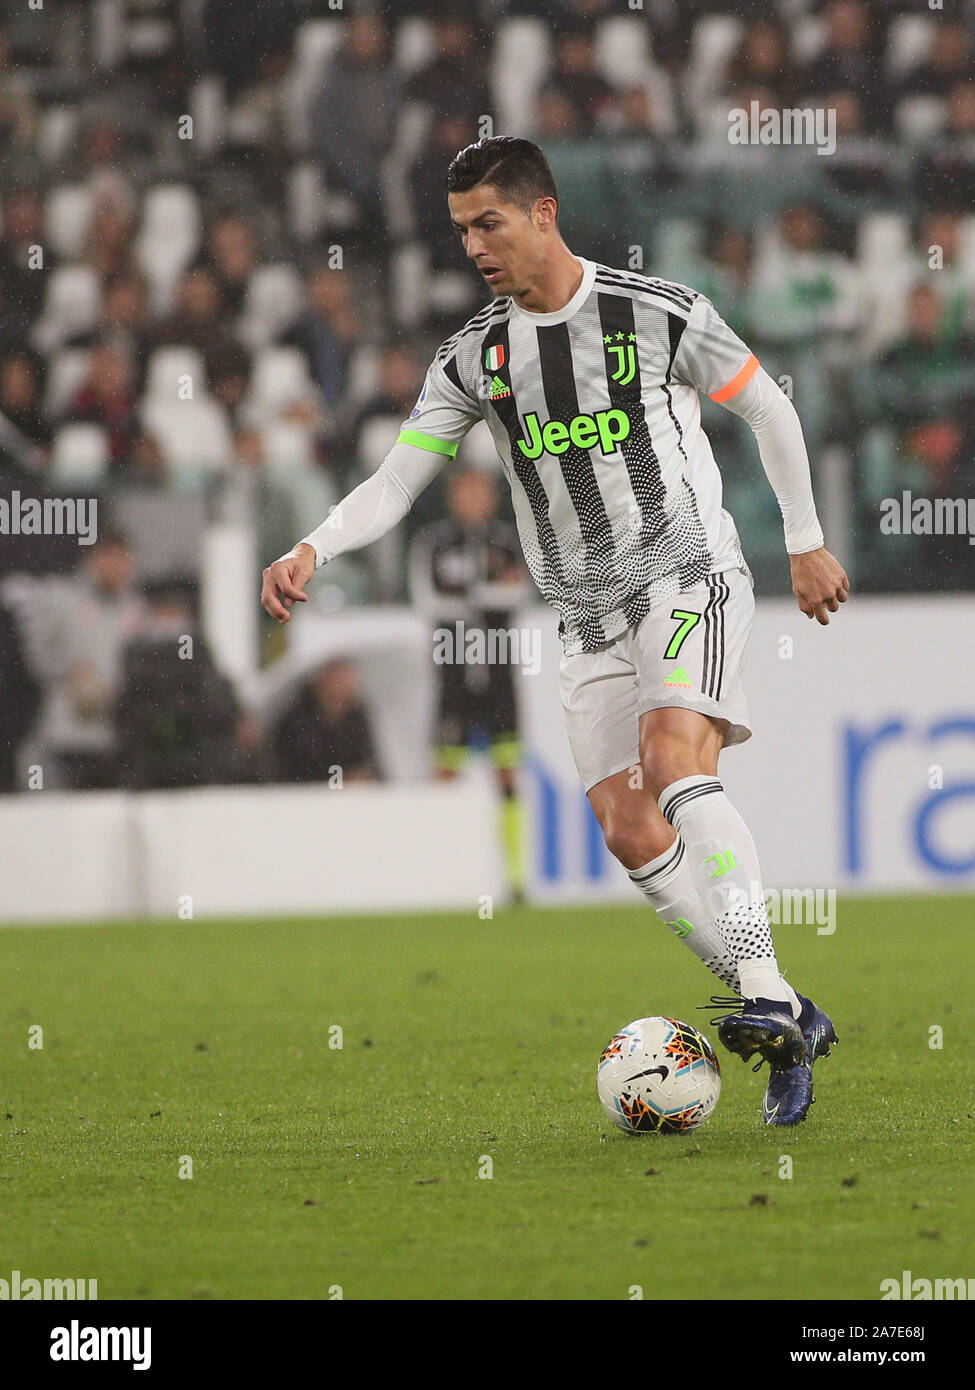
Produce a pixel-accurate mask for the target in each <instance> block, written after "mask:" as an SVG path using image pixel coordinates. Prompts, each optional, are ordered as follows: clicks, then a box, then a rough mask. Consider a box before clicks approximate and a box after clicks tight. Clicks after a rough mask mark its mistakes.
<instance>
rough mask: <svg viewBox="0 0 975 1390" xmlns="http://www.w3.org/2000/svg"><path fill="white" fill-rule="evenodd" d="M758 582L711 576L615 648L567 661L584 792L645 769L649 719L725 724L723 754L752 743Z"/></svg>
mask: <svg viewBox="0 0 975 1390" xmlns="http://www.w3.org/2000/svg"><path fill="white" fill-rule="evenodd" d="M752 582H753V581H752V578H751V575H750V574H749V573H748V572H747V571H746V570H741V569H732V570H725V571H724V572H723V573H721V574H712V575H709V576H708V578H707V579H705V580H704V581H703V582H702V583H701V584H697V585H695V586H694V588H693V589H688V590H687V592H686V593H683V594H680V595H678V597H677V598H675V599H666V600H665V601H664V602H663V603H660V604H658V605H657V606H656V607H655V608H652V609H651V610H650V612H649V613H648V614H647V615H646V617H645V618H643V619H641V621H640V622H639V623H637V625H636V626H635V627H632V628H630V629H629V631H627V632H624V633H623V635H622V637H618V638H617V639H616V640H615V641H614V642H607V643H606V645H605V646H604V647H600V648H599V649H598V650H597V651H593V652H579V653H577V654H576V655H575V656H564V655H563V657H562V664H561V667H560V671H559V687H560V691H561V696H562V708H563V710H564V711H565V724H566V729H567V731H568V735H569V744H570V745H571V748H572V756H573V757H574V758H575V764H576V767H577V768H578V770H579V776H580V777H581V778H582V784H583V786H584V787H585V789H586V791H587V792H588V791H589V790H590V788H591V787H594V786H595V785H596V783H597V782H602V781H603V780H604V778H606V777H612V776H613V774H614V773H617V772H622V771H623V769H624V768H627V767H634V766H636V764H637V763H639V761H640V739H639V725H640V715H641V714H645V713H646V711H647V710H651V709H667V708H671V707H677V708H679V709H692V710H697V711H698V712H699V713H700V714H706V715H710V716H711V718H713V719H722V720H725V721H726V723H727V726H728V727H727V729H726V730H725V735H724V746H725V747H726V748H727V747H729V746H730V745H731V744H733V743H744V741H745V739H747V738H751V733H752V731H751V727H750V725H749V718H748V705H747V703H746V701H745V695H744V691H743V689H742V683H741V675H742V670H743V667H744V659H745V646H746V644H747V642H748V636H749V633H750V632H751V628H752V621H753V619H754V617H755V595H754V593H753V588H752Z"/></svg>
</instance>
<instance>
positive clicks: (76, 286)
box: [33, 265, 101, 354]
mask: <svg viewBox="0 0 975 1390" xmlns="http://www.w3.org/2000/svg"><path fill="white" fill-rule="evenodd" d="M100 312H101V290H100V287H99V283H98V276H97V275H96V274H95V272H94V270H92V268H91V267H90V266H87V265H62V266H58V267H57V268H56V269H55V270H53V271H52V272H51V277H50V279H49V280H48V282H47V294H46V296H45V299H44V309H43V312H42V313H41V317H40V318H39V319H38V321H37V325H36V327H35V329H34V335H33V342H34V346H35V347H36V348H37V349H38V350H39V351H40V352H43V353H45V354H47V353H51V352H53V351H54V350H55V349H56V348H58V347H60V346H61V345H62V343H65V342H67V341H68V340H69V339H70V338H75V337H78V336H79V335H80V334H82V333H89V332H91V331H92V329H94V328H95V326H96V325H97V323H98V319H99V315H100Z"/></svg>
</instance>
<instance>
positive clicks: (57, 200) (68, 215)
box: [44, 183, 92, 261]
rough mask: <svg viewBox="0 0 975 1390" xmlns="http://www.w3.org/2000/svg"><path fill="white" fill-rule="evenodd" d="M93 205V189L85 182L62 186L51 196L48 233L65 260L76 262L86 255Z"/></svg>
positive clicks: (46, 214)
mask: <svg viewBox="0 0 975 1390" xmlns="http://www.w3.org/2000/svg"><path fill="white" fill-rule="evenodd" d="M91 204H92V198H91V189H90V188H88V187H86V185H85V184H83V183H59V184H57V185H56V186H55V187H54V188H52V189H51V191H50V193H49V194H48V195H47V201H46V202H45V204H44V234H45V236H46V237H47V240H48V242H49V244H50V245H51V246H52V247H53V249H54V251H55V252H56V254H57V255H58V256H60V257H61V258H62V259H64V260H70V261H73V260H77V259H78V257H79V256H81V255H82V254H83V252H84V249H85V238H86V236H87V235H88V225H89V223H90V221H91V212H92V206H91Z"/></svg>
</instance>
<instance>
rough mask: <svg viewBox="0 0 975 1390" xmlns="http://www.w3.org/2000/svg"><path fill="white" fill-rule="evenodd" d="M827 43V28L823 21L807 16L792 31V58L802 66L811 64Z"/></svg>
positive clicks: (797, 22)
mask: <svg viewBox="0 0 975 1390" xmlns="http://www.w3.org/2000/svg"><path fill="white" fill-rule="evenodd" d="M825 42H826V26H825V24H824V23H823V21H822V19H820V18H819V17H818V16H814V15H806V16H804V17H803V18H801V19H798V20H797V21H796V23H795V24H794V26H793V29H792V56H793V58H794V59H795V60H796V62H797V63H799V64H800V66H801V65H803V64H805V63H811V62H813V61H814V59H815V58H816V56H817V55H818V53H819V51H820V49H821V48H822V47H823V44H824V43H825Z"/></svg>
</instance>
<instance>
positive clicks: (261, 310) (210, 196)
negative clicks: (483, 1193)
mask: <svg viewBox="0 0 975 1390" xmlns="http://www.w3.org/2000/svg"><path fill="white" fill-rule="evenodd" d="M55 10H56V11H57V13H56V14H55V13H54V12H55ZM4 15H5V17H4V18H3V20H2V23H0V139H2V144H3V150H4V155H3V159H2V162H0V417H3V420H4V421H5V422H7V423H6V424H5V425H4V427H3V440H2V441H0V447H2V449H3V461H2V470H3V481H4V492H6V493H9V491H10V488H11V487H19V488H20V489H21V490H22V491H24V492H27V491H32V492H34V493H35V494H37V495H40V493H42V492H43V491H45V490H48V491H50V492H53V493H55V494H68V493H78V494H84V495H86V496H92V495H97V496H98V497H99V499H100V500H101V502H102V504H103V505H102V509H101V513H100V526H99V531H100V538H99V541H98V543H97V545H95V546H94V547H92V548H91V549H90V550H87V549H83V548H79V547H78V546H76V545H73V544H71V545H65V544H62V543H61V538H57V542H56V543H55V541H54V540H52V542H51V544H50V545H49V546H47V547H46V548H45V547H44V546H42V545H39V544H38V543H37V542H36V541H32V543H31V544H29V545H28V544H25V539H26V538H24V537H21V538H19V542H20V543H19V544H16V543H15V542H14V539H13V538H11V537H7V536H5V537H4V538H3V541H2V548H3V550H4V552H5V558H4V559H3V560H0V571H2V572H3V573H4V574H5V575H6V576H7V577H6V579H5V580H4V583H3V587H2V589H0V593H2V596H3V598H4V601H5V604H6V607H5V608H0V619H2V621H0V662H2V665H0V696H2V708H3V722H4V733H5V735H6V737H5V740H4V744H5V748H6V752H5V754H4V758H3V760H2V762H0V790H2V789H5V788H7V787H11V786H13V785H14V773H13V766H14V760H13V753H12V751H11V750H12V749H13V748H14V747H15V746H16V745H17V744H18V743H19V742H20V741H21V740H23V739H24V738H26V737H28V736H30V737H31V738H32V739H33V740H34V741H35V743H36V744H37V745H38V746H39V747H41V748H42V749H47V750H48V751H49V752H52V753H53V754H54V755H55V758H56V761H57V764H58V767H59V772H58V777H59V779H60V780H61V782H62V784H63V785H75V786H112V785H119V784H125V785H133V786H134V785H152V784H154V783H156V784H158V783H159V782H160V781H162V782H163V783H165V782H166V781H167V779H169V782H170V784H177V783H179V782H180V781H181V780H199V778H200V776H201V775H202V776H204V779H206V778H208V777H209V778H212V779H213V780H235V779H246V780H260V779H263V778H270V777H287V778H293V777H298V776H301V775H302V773H301V768H302V767H304V768H307V767H308V766H312V765H315V766H317V765H318V764H316V763H315V757H316V756H317V755H318V754H320V756H321V758H323V759H325V762H324V763H323V764H322V766H325V767H327V766H328V765H329V764H330V763H334V762H336V761H340V762H341V761H343V759H344V761H345V763H346V764H347V765H348V766H349V767H350V768H352V769H353V770H354V771H353V775H362V776H378V775H381V770H380V769H379V768H378V767H377V764H376V758H375V752H374V749H373V748H372V746H371V740H370V736H369V730H368V721H367V719H366V718H365V716H364V713H363V710H362V706H361V700H360V698H359V695H358V693H357V690H356V681H355V672H354V669H353V670H350V669H349V667H348V664H347V663H343V662H337V663H335V664H334V665H332V666H330V667H329V668H327V669H326V670H325V671H324V672H321V673H318V674H317V675H316V676H315V677H313V678H312V679H311V680H310V681H309V682H308V683H307V684H306V685H305V686H303V687H302V689H301V690H300V691H299V692H298V694H297V697H296V700H295V703H294V704H293V706H291V707H290V708H289V710H288V711H287V712H286V715H285V716H284V718H283V719H282V721H281V726H280V728H279V729H278V730H277V731H271V732H270V733H268V732H267V731H263V732H262V731H261V730H259V729H256V728H255V727H254V724H253V721H251V720H249V719H248V718H247V717H246V716H245V715H244V714H243V713H242V711H241V710H240V709H239V708H238V706H237V704H236V701H235V696H234V692H233V690H232V688H231V687H230V685H229V684H228V682H227V681H226V679H225V677H223V676H222V675H220V674H219V672H218V670H217V668H216V665H215V664H214V663H212V662H210V661H208V660H207V659H201V660H200V661H198V662H195V663H193V664H194V666H195V667H196V669H195V671H194V674H193V678H192V679H193V682H195V683H196V684H195V686H194V688H193V690H192V691H191V690H190V689H189V688H188V684H187V680H186V679H184V678H181V677H179V676H177V677H175V678H174V676H173V673H172V671H171V670H170V671H168V672H167V668H166V662H165V660H164V659H163V658H162V657H161V656H160V655H159V652H161V650H162V646H165V644H166V643H167V642H169V641H171V635H172V633H173V632H175V631H179V632H185V631H187V630H188V625H191V624H192V622H193V621H194V606H195V601H196V593H195V588H196V585H197V582H198V580H199V573H198V568H199V555H200V548H201V541H202V537H203V535H204V533H205V530H206V528H207V526H208V525H209V524H211V523H212V521H213V519H214V517H217V516H225V515H227V514H228V513H230V512H233V509H234V508H235V507H236V508H238V509H239V508H240V507H243V508H244V509H245V511H246V514H247V515H249V516H252V517H253V519H254V526H255V527H256V532H257V537H258V543H257V553H258V554H259V556H260V562H261V563H262V564H263V563H267V561H268V560H269V559H271V558H273V557H275V556H276V555H278V554H280V553H281V552H282V551H284V550H286V549H287V548H288V547H289V546H290V545H291V544H292V543H293V542H294V541H295V540H296V539H297V538H298V537H300V536H301V535H303V534H305V533H306V532H307V531H309V530H310V529H311V528H312V527H313V526H314V525H316V524H317V523H318V522H319V521H320V520H321V519H322V518H323V517H324V516H325V514H326V513H327V511H328V508H329V506H330V505H332V504H333V503H334V502H336V501H337V500H338V499H339V498H340V497H341V496H342V495H343V494H344V493H345V492H346V491H347V490H348V489H349V487H350V486H353V485H354V484H355V483H356V482H357V481H358V480H360V479H361V477H362V476H364V475H365V474H367V473H369V472H371V471H372V470H373V469H374V468H375V467H376V466H377V465H378V463H379V462H380V460H381V459H382V457H383V455H384V453H385V452H386V449H387V448H388V447H389V444H390V443H391V442H392V440H393V438H394V437H395V433H396V430H397V428H398V426H399V423H400V421H401V420H402V419H403V418H404V417H405V416H406V415H408V413H409V411H410V409H411V408H412V406H413V403H414V400H415V397H416V394H417V391H418V389H419V386H420V384H421V382H422V377H423V373H424V371H425V368H426V364H427V361H428V359H429V355H430V353H431V351H432V349H433V348H435V346H436V344H437V343H438V342H439V341H440V340H441V339H442V338H443V337H445V336H446V335H447V334H448V333H449V332H451V331H453V330H455V329H456V327H457V326H458V325H459V324H460V323H461V322H463V320H464V318H466V317H467V316H469V315H470V314H471V313H473V312H474V311H475V310H476V308H477V307H478V305H479V303H480V302H482V300H483V297H484V296H483V287H482V286H481V285H480V284H479V282H478V280H477V278H476V277H475V276H474V275H473V273H472V272H471V271H470V269H469V268H468V267H467V266H466V264H465V260H464V257H463V254H462V250H461V248H460V246H459V244H458V243H457V241H456V240H455V238H454V235H453V233H452V232H451V230H450V227H449V224H448V221H447V218H446V215H445V204H444V193H443V185H444V175H445V170H446V165H447V163H448V162H449V160H450V158H451V157H452V155H453V154H454V153H455V152H456V150H457V149H458V148H460V147H461V146H463V145H464V144H466V143H468V142H469V141H470V140H472V139H476V138H477V137H478V136H479V135H482V134H491V133H494V134H501V133H518V134H526V135H529V136H531V137H532V138H535V139H537V140H538V141H539V142H540V143H541V144H542V145H543V147H544V148H545V150H546V152H547V153H548V155H549V157H550V159H551V163H552V166H553V169H554V172H555V174H556V177H557V179H558V181H559V184H560V189H561V194H562V222H563V229H564V232H565V235H566V238H567V240H568V241H569V244H570V245H571V246H572V247H573V248H574V249H575V250H577V251H578V252H579V253H580V254H584V255H587V256H590V257H591V258H594V259H598V260H602V261H604V262H608V263H610V264H616V265H623V266H629V267H630V268H633V269H637V270H640V269H646V270H647V271H648V272H649V273H652V274H654V275H661V276H664V277H668V278H672V279H676V280H680V281H683V282H686V283H689V284H690V285H692V286H694V287H695V288H696V289H699V290H702V291H703V292H705V293H707V294H708V295H709V296H710V297H711V298H712V299H713V300H714V301H715V303H716V305H717V306H718V308H719V310H720V311H721V312H722V313H723V314H724V316H725V317H726V318H727V319H728V320H729V321H730V322H731V323H732V324H733V326H734V327H735V328H736V329H737V330H738V331H739V332H740V333H741V335H742V336H743V337H744V338H745V339H746V341H748V342H749V344H750V345H751V346H752V347H753V348H754V349H755V351H756V352H757V353H758V355H759V356H760V358H761V359H762V361H763V364H764V365H765V366H766V367H767V368H768V370H769V371H771V372H772V374H773V375H776V376H777V377H778V378H779V379H780V380H781V381H782V383H783V385H784V386H785V388H786V389H787V390H789V391H790V392H791V394H792V395H793V398H794V400H795V402H796V406H797V409H798V410H799V414H800V416H801V418H802V420H803V425H804V429H805V431H806V436H807V442H808V444H809V450H810V455H811V457H812V459H813V464H814V470H815V472H816V474H817V483H818V493H819V499H820V504H821V511H822V513H823V515H824V520H825V521H826V524H827V531H828V534H829V535H830V543H831V545H832V548H833V549H835V550H836V551H837V553H838V554H840V556H841V558H842V560H843V562H844V564H845V565H846V567H847V568H848V570H849V572H850V573H851V575H852V577H853V579H854V582H855V584H856V587H857V588H858V589H859V590H860V591H863V590H865V589H867V590H871V589H872V590H880V591H883V590H892V589H899V590H904V589H907V590H911V591H926V590H932V589H939V588H956V587H972V586H973V585H975V567H973V561H972V554H973V552H971V551H970V549H969V548H968V547H962V549H961V550H960V549H959V548H957V547H951V546H945V545H943V544H941V543H939V541H938V540H937V539H936V538H931V537H923V536H903V537H891V536H883V537H882V536H881V533H880V529H879V526H878V508H879V504H880V502H881V500H882V499H883V498H885V497H889V496H899V495H900V493H901V492H902V491H903V490H905V489H908V490H910V491H911V492H912V493H913V494H914V495H916V496H930V497H933V496H952V497H954V496H967V495H968V493H969V492H970V490H971V474H972V464H971V459H972V457H973V448H972V446H973V433H975V409H973V406H975V385H973V383H975V376H973V366H975V68H973V46H975V45H973V37H972V36H973V32H975V4H973V3H971V0H969V3H967V4H964V3H961V4H955V5H953V6H952V7H951V13H950V14H949V13H947V12H946V11H937V10H929V9H927V8H926V7H922V6H919V5H917V4H916V3H913V0H912V2H911V3H906V2H904V0H824V3H816V2H815V0H779V3H777V4H776V3H773V0H761V3H759V2H758V0H735V3H732V2H731V0H728V2H727V3H724V2H723V0H644V3H643V5H642V6H640V7H639V9H638V10H635V9H634V8H632V7H631V5H630V4H629V0H504V3H501V2H500V0H498V2H497V3H496V0H481V3H479V4H478V3H475V0H468V3H466V4H464V5H461V6H458V5H457V4H455V3H448V2H447V0H396V3H395V4H393V5H383V4H374V5H369V4H367V3H364V0H363V2H362V3H353V0H345V3H344V4H343V5H342V6H340V7H338V8H337V7H336V0H76V3H74V4H73V5H72V6H70V7H60V6H58V7H55V6H50V7H47V8H46V9H45V10H43V11H31V10H29V9H28V8H27V6H26V4H23V3H19V0H17V2H16V3H7V4H6V5H5V6H4ZM752 103H758V109H759V110H761V109H763V108H781V107H796V106H816V107H823V108H827V109H830V110H833V111H835V120H836V148H835V151H834V152H832V153H830V154H828V155H826V154H820V153H817V151H816V149H815V148H814V147H809V146H792V147H790V146H778V147H774V148H770V147H768V146H758V147H756V146H742V147H738V146H733V145H731V144H729V139H728V113H729V111H730V110H731V109H732V108H743V109H746V110H747V109H751V104H752ZM485 117H490V118H491V120H492V121H493V125H492V126H491V127H490V128H489V127H487V126H486V125H485V124H484V121H485ZM187 118H189V119H187ZM38 247H40V248H42V251H43V255H42V260H41V262H40V263H38V260H37V256H36V248H38ZM187 383H188V384H189V385H188V386H187ZM707 410H708V414H707V424H708V428H709V431H710V433H711V436H712V440H713V443H714V446H715V452H716V455H717V457H718V459H719V461H720V462H721V463H722V466H723V471H724V473H725V478H726V505H727V506H728V507H729V509H730V510H731V511H732V513H733V515H734V516H735V517H736V520H737V521H738V524H739V529H740V531H741V533H742V538H743V542H744V546H745V551H746V554H747V555H748V557H749V560H750V562H751V563H752V567H753V569H754V570H755V572H756V575H757V578H758V580H759V583H760V587H761V588H762V589H763V590H764V591H766V592H775V591H776V590H778V591H784V590H785V589H786V587H787V583H788V573H787V567H786V565H785V563H784V557H783V552H782V545H781V533H780V526H779V519H778V512H777V509H776V505H775V500H774V497H773V496H772V493H771V490H770V489H768V487H767V486H766V485H765V482H764V479H763V478H762V475H761V470H760V467H759V464H758V459H757V453H756V451H755V449H754V445H753V443H752V442H751V440H750V436H749V434H748V431H747V429H745V430H743V429H742V427H741V424H740V422H739V421H737V420H736V419H734V418H733V417H731V416H730V415H727V414H726V413H724V412H721V411H719V410H717V409H714V410H713V411H712V410H711V408H710V407H707ZM10 427H12V429H11V428H10ZM461 460H462V462H465V463H466V464H468V465H469V466H473V467H476V468H479V469H485V470H488V471H490V470H493V469H494V468H495V462H494V459H493V449H492V447H491V444H490V439H489V437H488V436H487V434H486V431H485V430H483V428H482V427H479V430H475V432H474V433H473V434H472V435H471V437H470V439H469V441H468V444H467V445H466V446H465V449H464V450H463V451H462V454H461ZM446 511H447V501H446V493H445V488H444V486H433V487H431V488H430V489H429V491H428V492H427V493H426V494H424V496H423V497H422V498H421V499H420V503H419V504H418V506H417V508H416V509H415V511H414V512H413V513H412V514H411V516H410V518H409V521H408V524H407V525H406V526H405V527H404V528H403V534H402V535H398V536H395V537H393V538H390V540H389V542H388V544H387V543H382V544H380V545H378V546H376V547H374V548H372V549H370V550H368V551H365V552H363V553H361V554H359V555H356V556H352V557H347V558H345V559H343V560H342V561H340V562H337V563H336V564H335V565H334V566H332V567H330V569H329V572H328V580H329V585H328V592H329V594H330V595H331V598H330V600H329V601H330V602H331V603H332V604H333V605H339V604H368V603H375V602H390V601H394V602H395V601H402V600H404V599H408V598H409V590H408V585H407V575H408V572H409V566H408V565H407V564H406V563H405V560H406V558H407V556H406V553H405V548H406V547H407V546H409V545H410V544H411V543H412V541H413V538H415V537H416V536H417V533H418V532H420V531H421V530H423V528H425V527H427V526H429V525H430V524H431V523H432V522H434V521H436V520H438V519H440V518H442V517H443V516H444V515H445V514H446ZM502 512H503V504H502ZM962 551H964V552H965V553H962ZM254 602H255V603H256V587H255V594H254ZM277 636H278V635H277V634H276V633H270V632H269V633H267V634H266V638H267V642H266V648H267V650H266V653H265V655H266V656H268V657H271V656H273V655H274V654H275V648H274V645H273V644H274V641H275V640H276V639H277ZM153 643H155V644H156V648H158V651H157V653H156V656H154V655H153V651H154V647H153ZM160 644H162V646H161V645H160ZM183 675H184V677H185V666H184V670H183ZM147 707H150V708H152V709H155V710H156V711H157V713H159V712H160V711H161V712H163V713H164V714H165V718H166V719H168V720H169V721H170V727H169V728H168V730H167V729H162V730H161V729H160V728H159V727H154V728H153V729H152V730H146V729H145V728H143V727H142V726H143V724H144V722H145V721H144V717H143V716H144V712H145V709H146V708H147ZM194 711H195V715H194ZM202 714H205V715H206V719H205V720H204V722H205V723H206V724H207V725H208V728H209V730H210V735H209V737H208V742H209V748H210V751H209V753H208V757H207V761H206V771H205V772H204V773H201V771H200V767H201V765H200V762H199V758H197V762H196V764H195V771H194V772H193V773H192V774H189V773H187V771H186V768H183V769H182V770H181V769H180V767H179V766H178V765H177V763H178V760H177V763H173V764H172V766H169V770H168V771H159V769H158V768H157V770H156V771H155V772H153V771H152V767H151V764H152V749H153V747H155V746H156V745H159V746H163V745H165V746H168V747H173V746H188V745H185V741H184V745H181V744H180V740H179V738H178V736H177V734H176V733H174V729H176V726H177V725H178V724H179V721H180V720H181V719H182V720H184V721H189V722H190V723H192V722H193V720H194V718H195V719H196V721H197V722H199V721H200V719H201V716H202ZM287 721H290V723H288V722H287ZM157 725H158V720H157ZM215 731H219V733H217V732H215ZM301 740H304V743H301ZM299 745H300V746H302V747H303V748H305V749H306V754H307V756H305V757H304V759H302V758H298V757H296V756H295V755H294V753H293V751H292V752H291V753H289V748H290V749H291V750H293V749H294V748H295V747H296V746H299ZM315 749H317V750H318V753H317V754H316V753H315V752H314V750H315ZM308 750H312V751H308ZM336 750H339V752H340V753H341V754H342V756H341V757H339V756H338V754H337V753H336Z"/></svg>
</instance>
